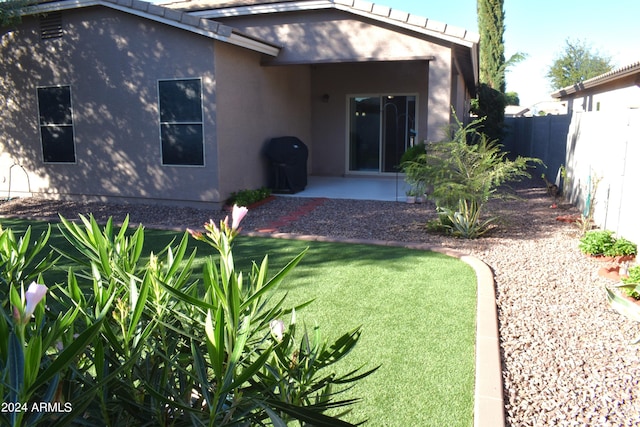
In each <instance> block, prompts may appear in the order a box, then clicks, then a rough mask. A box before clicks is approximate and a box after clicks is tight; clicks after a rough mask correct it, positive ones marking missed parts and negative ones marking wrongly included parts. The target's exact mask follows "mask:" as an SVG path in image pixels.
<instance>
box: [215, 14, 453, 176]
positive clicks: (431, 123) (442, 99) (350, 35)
mask: <svg viewBox="0 0 640 427" xmlns="http://www.w3.org/2000/svg"><path fill="white" fill-rule="evenodd" d="M219 20H220V21H222V22H224V23H225V24H227V25H231V26H233V27H236V28H239V29H240V30H241V31H243V32H244V33H247V34H250V35H253V36H256V37H260V38H262V39H265V40H269V41H271V42H273V43H277V44H281V45H283V46H285V47H284V49H283V50H282V52H281V53H280V55H278V57H277V58H275V59H269V62H270V63H274V64H312V65H311V99H310V100H311V111H312V150H311V151H312V153H313V154H312V156H313V159H312V162H311V165H310V169H311V171H312V173H314V174H317V175H342V174H344V173H345V156H346V141H347V135H346V126H347V111H346V108H347V97H348V95H363V94H366V95H375V94H384V93H396V94H417V95H418V102H419V105H418V132H419V134H418V138H417V140H418V141H421V140H425V139H426V140H438V139H440V138H441V137H442V135H443V129H444V128H445V127H446V126H448V124H449V119H450V111H451V110H450V108H451V104H452V96H454V97H456V98H458V94H452V90H453V89H454V88H453V87H452V85H451V81H450V78H451V67H452V61H451V49H450V46H448V45H447V44H446V43H444V42H442V41H440V40H436V39H429V38H428V37H426V36H424V37H423V36H418V35H417V33H412V32H410V31H405V30H402V29H399V28H398V27H393V26H388V25H387V24H383V23H381V22H379V21H373V20H368V19H366V18H360V17H357V16H354V15H352V14H349V13H346V12H342V11H338V10H318V11H313V12H291V13H276V14H266V15H256V16H235V17H226V18H223V19H219ZM457 88H459V89H460V90H461V91H462V93H463V95H462V97H464V93H465V87H464V85H463V84H462V85H460V86H459V87H457ZM324 95H328V96H329V99H328V101H326V100H324V99H323V96H324Z"/></svg>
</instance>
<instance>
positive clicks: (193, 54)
mask: <svg viewBox="0 0 640 427" xmlns="http://www.w3.org/2000/svg"><path fill="white" fill-rule="evenodd" d="M63 19H64V22H65V31H66V32H65V35H64V37H62V38H59V39H52V40H40V36H39V31H40V30H39V26H38V19H37V18H34V17H26V18H25V19H24V20H23V23H22V24H21V25H20V26H19V27H18V29H17V30H15V31H8V32H5V34H4V35H3V38H2V40H3V43H2V48H1V49H2V52H1V54H2V58H3V65H2V68H3V79H2V83H1V84H2V86H3V87H2V93H3V96H4V97H5V99H4V103H5V104H6V105H11V106H12V107H11V108H2V109H1V111H0V116H1V118H0V129H1V131H0V133H1V135H2V138H1V139H0V144H1V147H2V153H3V164H2V166H1V168H0V174H6V171H8V167H9V166H10V164H13V163H17V164H20V165H21V166H22V167H24V168H25V170H27V171H28V173H29V176H30V185H31V191H32V192H33V193H35V194H40V195H43V196H47V197H66V196H86V197H88V198H119V199H123V200H127V199H132V200H137V199H140V198H143V199H149V200H150V201H153V200H165V201H175V202H178V203H181V202H213V201H217V199H218V198H219V194H218V190H217V189H218V188H219V182H218V181H219V177H218V174H217V163H218V156H217V136H216V109H215V83H216V77H215V67H214V56H215V47H216V46H215V44H216V43H215V42H212V41H211V40H208V39H205V38H204V37H198V36H193V35H191V34H188V33H186V32H184V31H180V30H178V29H175V28H171V27H166V26H164V25H161V24H157V23H153V22H148V21H144V20H140V19H139V18H137V17H134V16H131V15H129V14H126V13H123V12H119V11H113V10H108V9H105V8H102V7H96V8H87V9H82V10H68V11H65V13H64V18H63ZM185 45H189V46H191V48H190V49H184V48H183V46H185ZM236 49H239V48H236ZM184 77H196V78H200V79H202V87H203V97H204V100H203V104H204V105H203V107H204V109H203V114H204V118H203V120H204V146H205V165H204V166H203V167H180V166H163V165H162V164H161V160H160V137H159V119H158V107H157V105H158V101H157V81H158V79H175V78H184ZM55 85H70V87H71V97H72V99H71V101H72V107H73V122H74V134H75V145H76V163H75V164H53V163H44V162H43V161H42V149H41V145H40V136H39V128H38V112H37V100H36V89H37V88H38V87H42V86H55ZM19 175H21V174H17V176H19ZM3 177H4V178H5V181H8V177H6V175H4V176H3ZM14 184H15V182H14ZM7 190H8V188H7ZM21 190H26V188H22V189H21ZM18 191H19V188H18V187H14V188H13V194H14V195H17V194H18Z"/></svg>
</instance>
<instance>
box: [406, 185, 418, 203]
mask: <svg viewBox="0 0 640 427" xmlns="http://www.w3.org/2000/svg"><path fill="white" fill-rule="evenodd" d="M415 202H416V196H415V190H414V189H413V188H411V189H410V190H407V203H410V204H414V203H415Z"/></svg>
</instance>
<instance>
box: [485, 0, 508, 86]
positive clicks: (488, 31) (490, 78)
mask: <svg viewBox="0 0 640 427" xmlns="http://www.w3.org/2000/svg"><path fill="white" fill-rule="evenodd" d="M503 5H504V0H478V29H479V31H480V40H481V42H480V82H481V83H485V84H487V85H488V86H489V87H491V88H493V89H496V90H499V91H500V92H503V93H504V91H505V89H506V83H505V76H504V74H505V62H506V61H505V57H504V8H503Z"/></svg>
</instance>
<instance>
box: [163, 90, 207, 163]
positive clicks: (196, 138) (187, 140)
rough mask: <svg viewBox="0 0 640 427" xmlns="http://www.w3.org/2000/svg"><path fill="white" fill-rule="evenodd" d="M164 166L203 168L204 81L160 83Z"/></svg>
mask: <svg viewBox="0 0 640 427" xmlns="http://www.w3.org/2000/svg"><path fill="white" fill-rule="evenodd" d="M158 99H159V103H160V140H161V144H162V164H163V165H181V166H203V165H204V146H203V139H204V138H203V127H202V82H201V80H200V79H188V80H160V81H158Z"/></svg>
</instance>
